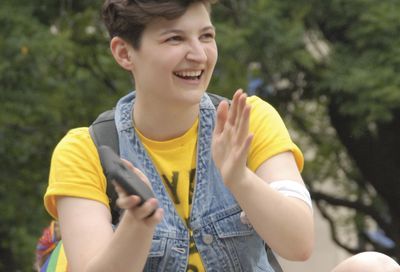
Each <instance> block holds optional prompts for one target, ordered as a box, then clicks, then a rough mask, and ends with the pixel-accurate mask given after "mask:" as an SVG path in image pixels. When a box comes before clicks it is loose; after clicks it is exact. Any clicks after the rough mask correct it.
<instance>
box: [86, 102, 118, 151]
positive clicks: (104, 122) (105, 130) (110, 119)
mask: <svg viewBox="0 0 400 272" xmlns="http://www.w3.org/2000/svg"><path fill="white" fill-rule="evenodd" d="M114 114H115V110H114V109H112V110H108V111H105V112H103V113H101V114H100V115H99V116H98V117H97V119H96V120H95V121H94V122H93V123H92V125H91V126H90V127H89V133H90V136H92V139H93V141H94V143H95V145H96V147H99V146H102V145H106V146H109V147H111V148H112V150H114V151H115V153H117V154H119V140H118V133H117V128H116V127H115V120H114Z"/></svg>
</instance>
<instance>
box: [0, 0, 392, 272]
mask: <svg viewBox="0 0 400 272" xmlns="http://www.w3.org/2000/svg"><path fill="white" fill-rule="evenodd" d="M101 4H102V1H94V0H92V1H91V0H80V1H72V0H63V1H54V0H51V1H50V0H32V1H20V0H12V1H11V0H2V1H1V2H0V101H1V106H0V173H1V174H0V179H1V180H0V201H1V208H0V271H31V270H32V264H33V261H34V250H35V244H36V241H37V239H38V237H39V236H40V235H41V232H42V229H43V228H44V227H45V226H46V225H47V224H48V222H49V220H50V218H49V216H48V215H47V214H46V212H45V210H44V208H43V203H42V198H43V194H44V191H45V188H46V184H47V178H48V169H49V164H50V158H51V153H52V150H53V148H54V146H55V145H56V143H57V142H58V141H59V140H60V138H61V137H62V136H63V135H64V134H65V133H66V132H67V131H68V130H69V129H71V128H73V127H77V126H88V125H89V124H90V123H91V122H92V121H93V120H94V119H95V117H96V116H97V115H98V114H99V113H100V112H102V111H104V110H106V109H108V108H111V107H112V106H113V105H114V104H115V102H116V101H117V99H118V97H120V96H121V95H123V94H125V93H127V92H128V91H129V90H131V89H132V83H131V80H130V77H129V75H128V74H127V73H126V72H124V71H123V70H122V69H120V68H119V67H118V66H117V64H115V62H114V60H113V59H112V57H111V54H110V53H109V49H108V37H107V34H106V31H105V29H104V26H103V25H102V23H101V21H100V20H99V10H100V6H101ZM399 14H400V1H398V0H385V1H380V0H353V1H346V0H331V1H325V0H307V1H305V0H298V1H291V0H221V1H220V3H219V4H217V5H215V6H214V10H213V17H214V24H215V25H216V28H217V42H218V44H219V56H220V57H219V62H218V64H217V67H216V70H215V75H214V79H213V82H212V84H211V86H210V90H211V91H213V92H217V93H220V94H223V95H225V96H228V97H230V96H231V95H232V93H233V92H234V91H235V90H236V89H237V88H239V87H242V88H244V89H245V90H246V91H247V92H248V93H249V94H257V95H259V96H260V97H262V98H263V99H265V100H267V101H268V102H269V103H271V104H272V105H274V106H275V107H276V108H277V110H278V111H279V112H280V114H281V115H282V116H283V118H284V119H285V122H286V124H287V125H288V127H289V129H290V131H291V134H292V136H293V138H294V140H295V141H296V143H298V145H299V146H300V147H301V149H302V150H303V152H304V155H305V158H306V166H305V169H304V171H303V176H304V179H305V181H306V183H307V185H308V187H309V189H310V191H311V193H312V197H313V199H314V204H315V208H318V209H319V211H320V212H321V213H322V215H323V216H324V217H325V219H326V220H327V221H328V222H329V224H330V227H331V231H332V239H333V240H334V241H335V242H336V243H337V244H338V245H339V246H341V247H342V248H344V249H346V250H347V251H348V252H349V253H356V252H360V251H365V250H377V251H380V252H383V253H386V254H389V255H390V256H392V257H394V258H397V260H399V258H400V204H399V200H400V77H399V76H398V74H399V72H400V16H399ZM337 208H340V209H337ZM338 210H340V212H338Z"/></svg>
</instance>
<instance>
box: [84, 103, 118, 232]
mask: <svg viewBox="0 0 400 272" xmlns="http://www.w3.org/2000/svg"><path fill="white" fill-rule="evenodd" d="M114 115H115V109H112V110H108V111H105V112H103V113H101V114H100V115H99V116H98V117H97V118H96V120H95V121H94V122H93V123H92V125H91V126H90V127H89V133H90V136H91V137H92V139H93V142H94V144H95V146H96V148H97V151H98V149H99V147H100V146H102V145H106V146H109V147H110V148H111V149H112V150H113V151H114V152H115V153H116V154H118V155H119V140H118V132H117V128H116V126H115V120H114ZM103 169H104V168H103ZM107 196H108V199H109V202H110V210H111V217H112V223H113V224H114V225H116V224H118V222H119V217H120V214H121V209H120V208H118V206H117V205H116V203H115V202H116V201H117V198H118V195H117V192H116V191H115V189H114V186H113V185H112V184H111V183H109V181H108V180H107Z"/></svg>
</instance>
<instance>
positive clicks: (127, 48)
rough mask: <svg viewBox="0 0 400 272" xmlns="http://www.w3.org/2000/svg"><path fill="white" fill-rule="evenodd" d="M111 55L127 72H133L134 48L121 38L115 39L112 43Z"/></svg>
mask: <svg viewBox="0 0 400 272" xmlns="http://www.w3.org/2000/svg"><path fill="white" fill-rule="evenodd" d="M110 49H111V53H112V55H113V56H114V59H115V60H116V62H117V63H118V64H119V65H120V66H121V67H122V68H124V69H125V70H129V71H132V69H133V57H132V50H133V48H132V46H131V45H130V44H129V43H128V42H126V41H125V40H124V39H122V38H120V37H114V38H112V39H111V41H110Z"/></svg>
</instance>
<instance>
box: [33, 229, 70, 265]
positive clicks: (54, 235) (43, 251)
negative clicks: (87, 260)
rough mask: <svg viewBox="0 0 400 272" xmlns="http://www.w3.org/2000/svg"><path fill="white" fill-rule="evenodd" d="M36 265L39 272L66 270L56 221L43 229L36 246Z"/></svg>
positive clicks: (65, 261) (65, 260)
mask: <svg viewBox="0 0 400 272" xmlns="http://www.w3.org/2000/svg"><path fill="white" fill-rule="evenodd" d="M36 265H37V267H38V271H40V272H66V271H67V259H66V257H65V253H64V247H63V244H62V241H61V240H60V234H59V231H58V224H57V222H56V221H52V222H51V223H50V225H49V226H48V227H47V228H45V229H44V230H43V234H42V236H41V237H40V239H39V241H38V244H37V246H36Z"/></svg>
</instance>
